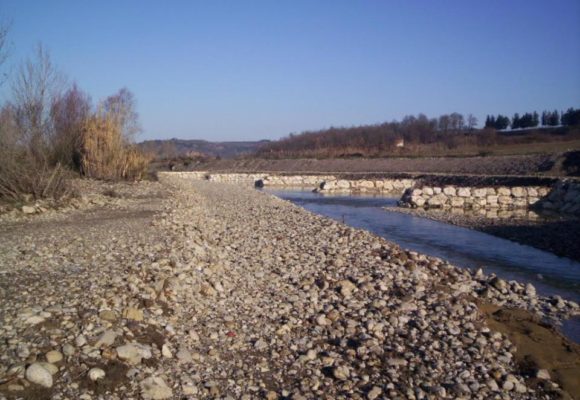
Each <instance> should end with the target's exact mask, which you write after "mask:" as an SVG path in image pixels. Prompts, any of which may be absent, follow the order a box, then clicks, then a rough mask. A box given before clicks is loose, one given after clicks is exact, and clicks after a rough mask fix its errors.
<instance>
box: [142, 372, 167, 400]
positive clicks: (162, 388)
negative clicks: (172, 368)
mask: <svg viewBox="0 0 580 400" xmlns="http://www.w3.org/2000/svg"><path fill="white" fill-rule="evenodd" d="M140 386H141V396H142V397H143V399H145V400H163V399H169V398H171V397H172V396H173V391H172V390H171V388H170V387H169V386H167V384H166V383H165V381H164V380H163V379H162V378H160V377H155V376H152V377H149V378H147V379H145V380H143V381H142V382H141V384H140Z"/></svg>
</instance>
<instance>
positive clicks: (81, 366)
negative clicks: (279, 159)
mask: <svg viewBox="0 0 580 400" xmlns="http://www.w3.org/2000/svg"><path fill="white" fill-rule="evenodd" d="M108 192H109V193H111V189H108ZM115 193H117V195H116V196H114V201H112V202H102V201H100V202H93V203H94V204H93V203H91V204H92V205H91V206H87V207H80V208H78V209H76V208H74V209H70V210H60V211H59V212H55V213H53V214H50V213H49V214H47V215H32V216H28V215H27V216H25V217H23V218H22V220H19V221H16V222H15V221H8V222H7V221H1V222H0V298H1V299H2V301H1V303H0V339H1V340H0V399H17V398H23V399H82V400H90V399H218V398H220V399H221V398H224V399H248V400H249V399H269V400H274V399H295V400H298V399H555V398H573V397H574V396H577V395H578V393H575V390H577V386H574V384H573V382H572V384H569V380H567V378H566V377H567V376H568V375H566V374H560V373H559V371H558V369H557V368H554V369H549V368H548V369H546V368H544V367H542V364H541V362H540V361H538V360H528V362H527V363H526V365H525V368H523V366H522V362H521V361H519V359H518V357H517V354H516V353H517V352H516V350H517V349H516V346H515V344H514V342H512V341H510V339H508V336H509V335H508V334H507V333H501V332H500V331H499V330H498V329H499V328H498V329H490V327H492V325H491V324H488V323H487V321H488V320H489V315H490V314H489V313H490V312H493V313H494V314H493V315H495V316H496V318H495V320H496V321H495V322H494V323H495V324H496V325H497V324H500V323H501V324H503V323H504V322H506V321H505V320H506V318H504V319H503V320H501V319H500V318H499V316H501V315H504V317H505V314H501V312H502V310H509V309H513V308H517V309H520V311H521V310H523V312H525V313H529V315H532V316H533V319H534V321H536V322H537V324H538V326H540V325H541V327H543V329H549V332H551V334H552V335H553V337H554V338H555V340H556V341H557V342H558V343H561V344H562V345H563V346H564V347H565V348H566V349H567V351H568V352H569V353H570V354H572V357H573V358H572V361H571V362H568V363H567V364H566V368H567V371H568V372H570V371H572V372H573V373H575V372H578V371H580V369H578V367H579V362H580V361H579V357H578V355H579V354H580V352H579V350H578V347H577V346H575V345H574V344H572V343H569V342H567V341H566V340H565V339H564V338H563V337H561V336H559V335H558V334H557V333H556V332H555V331H553V330H551V328H550V324H553V323H555V322H556V321H558V320H560V319H562V318H566V317H568V316H570V315H577V314H578V313H579V309H578V305H577V304H575V303H573V302H569V301H566V300H564V299H561V298H558V297H553V298H544V297H540V296H537V295H536V292H535V289H534V287H533V286H531V285H521V284H518V283H517V282H506V281H504V280H502V279H499V278H497V277H495V276H486V275H484V274H483V273H482V272H481V271H477V272H474V273H471V272H469V271H467V270H463V269H460V268H457V267H455V266H452V265H450V264H448V263H447V262H445V261H443V260H440V259H436V258H432V257H428V256H425V255H421V254H417V253H414V252H409V251H405V250H403V249H401V248H400V247H398V246H397V245H395V244H393V243H390V242H387V241H385V240H384V239H382V238H380V237H377V236H374V235H372V234H371V233H369V232H366V231H363V230H357V229H353V228H350V227H348V226H345V225H343V224H340V223H338V222H335V221H332V220H330V219H327V218H324V217H321V216H317V215H315V214H312V213H309V212H307V211H305V210H303V209H301V208H299V207H297V206H295V205H293V204H291V203H290V202H287V201H283V200H281V199H278V198H276V197H274V196H272V195H269V194H267V193H263V192H259V191H255V190H252V189H247V188H242V187H237V186H234V185H225V184H216V183H210V182H203V181H197V182H191V181H185V180H178V179H171V178H167V181H165V182H163V183H143V184H139V185H133V186H131V187H130V188H129V189H127V188H126V187H122V188H120V189H118V190H117V192H115ZM484 306H485V310H487V311H483V310H484V308H483V307H484ZM490 307H492V308H490ZM489 310H493V311H489ZM498 310H499V311H498ZM498 313H500V314H498ZM507 319H509V318H507ZM502 326H503V325H502ZM539 346H544V347H546V346H548V347H549V346H550V345H549V344H548V343H543V344H539ZM555 351H556V349H555V347H554V352H555ZM574 368H576V369H574ZM573 376H574V375H573ZM575 376H576V377H577V376H578V375H575ZM572 379H574V378H572ZM571 396H572V397H571Z"/></svg>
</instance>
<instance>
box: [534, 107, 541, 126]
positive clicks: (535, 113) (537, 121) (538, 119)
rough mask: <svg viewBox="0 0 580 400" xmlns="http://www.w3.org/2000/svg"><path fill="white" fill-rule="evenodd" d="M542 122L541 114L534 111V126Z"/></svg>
mask: <svg viewBox="0 0 580 400" xmlns="http://www.w3.org/2000/svg"><path fill="white" fill-rule="evenodd" d="M539 124H540V116H539V115H538V113H537V112H535V111H534V114H533V115H532V127H533V128H535V127H537V126H538V125H539Z"/></svg>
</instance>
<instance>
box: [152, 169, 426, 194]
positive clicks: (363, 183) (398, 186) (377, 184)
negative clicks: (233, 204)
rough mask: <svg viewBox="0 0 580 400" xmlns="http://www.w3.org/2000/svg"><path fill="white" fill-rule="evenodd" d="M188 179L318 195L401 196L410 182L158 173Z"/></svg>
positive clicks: (403, 180) (247, 174) (405, 180)
mask: <svg viewBox="0 0 580 400" xmlns="http://www.w3.org/2000/svg"><path fill="white" fill-rule="evenodd" d="M164 174H171V176H178V177H182V178H188V179H200V180H209V181H211V182H222V183H234V184H244V185H245V184H247V185H251V186H274V187H276V186H280V187H283V186H287V187H310V188H312V189H317V190H320V191H321V192H365V193H393V192H396V193H403V191H404V190H405V189H407V188H410V187H412V186H413V185H414V184H415V181H414V180H413V179H340V177H337V176H334V175H272V174H265V173H255V174H250V173H214V172H206V171H187V172H159V173H158V175H159V176H163V175H164Z"/></svg>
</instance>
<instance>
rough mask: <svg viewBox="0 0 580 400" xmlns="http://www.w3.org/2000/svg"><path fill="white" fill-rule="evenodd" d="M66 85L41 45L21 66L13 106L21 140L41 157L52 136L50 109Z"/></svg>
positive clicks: (15, 84) (14, 90)
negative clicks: (31, 57) (32, 56)
mask: <svg viewBox="0 0 580 400" xmlns="http://www.w3.org/2000/svg"><path fill="white" fill-rule="evenodd" d="M64 84H65V78H64V76H63V75H62V74H61V73H60V72H59V71H58V70H57V69H56V67H55V66H54V64H53V63H52V61H51V59H50V55H49V54H48V52H47V51H46V50H45V49H44V48H43V47H42V45H39V46H38V48H37V51H36V55H35V57H34V58H33V59H29V60H27V61H26V62H24V64H22V65H21V67H20V69H19V71H18V73H17V75H16V78H15V80H14V82H13V85H12V95H13V102H14V103H13V104H14V107H15V109H16V121H17V124H18V128H19V131H20V134H21V137H22V140H23V141H24V142H26V143H29V145H30V149H31V150H33V151H34V152H35V153H36V154H38V155H41V154H46V147H47V146H48V145H49V142H50V138H51V135H52V134H53V129H52V125H51V118H50V108H51V105H52V103H53V101H54V99H56V98H57V97H58V96H59V94H60V93H61V91H62V89H63V87H64Z"/></svg>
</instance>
